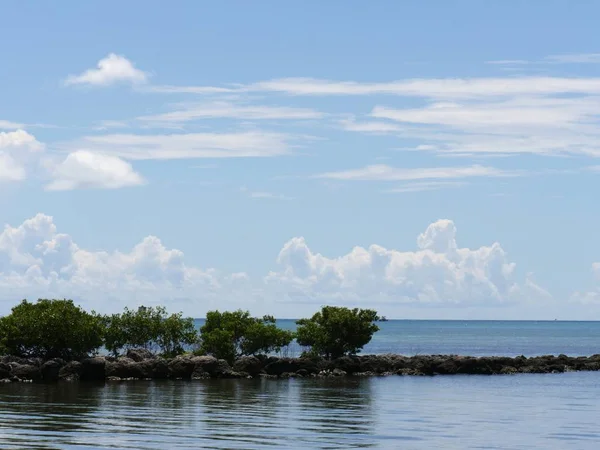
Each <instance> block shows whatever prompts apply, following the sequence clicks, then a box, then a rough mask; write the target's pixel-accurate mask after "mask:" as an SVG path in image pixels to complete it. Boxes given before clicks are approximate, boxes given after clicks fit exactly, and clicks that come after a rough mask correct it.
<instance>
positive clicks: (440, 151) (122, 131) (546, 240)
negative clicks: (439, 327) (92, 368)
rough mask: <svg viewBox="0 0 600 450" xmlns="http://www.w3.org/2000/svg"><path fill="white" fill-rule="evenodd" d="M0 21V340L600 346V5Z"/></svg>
mask: <svg viewBox="0 0 600 450" xmlns="http://www.w3.org/2000/svg"><path fill="white" fill-rule="evenodd" d="M2 10H3V13H2V16H3V19H2V26H1V27H0V55H1V57H0V58H1V59H0V224H2V225H3V226H4V228H3V230H2V231H1V232H0V314H6V313H7V312H9V311H10V308H11V307H12V306H14V305H15V304H16V303H17V302H18V301H19V300H21V299H23V298H28V299H30V300H34V299H37V298H72V299H73V300H75V301H76V302H77V303H78V304H81V305H82V306H83V307H85V308H89V309H95V310H96V311H98V312H116V311H120V310H121V309H122V308H123V307H125V306H128V307H135V306H138V305H142V304H144V305H148V306H153V305H165V306H166V307H167V308H168V309H169V310H173V311H182V312H184V313H185V314H186V315H191V316H194V317H203V316H204V314H205V313H206V311H209V310H213V309H221V310H223V309H237V308H242V309H248V310H250V312H251V313H254V314H256V315H262V314H273V315H275V316H277V317H282V318H297V317H303V316H306V315H310V314H312V313H313V312H314V311H315V310H317V309H318V308H319V307H320V306H322V305H326V304H332V305H344V306H352V307H355V306H357V307H368V308H373V309H376V310H377V311H379V313H380V314H383V315H386V316H387V317H388V318H408V319H515V320H517V319H536V320H538V319H539V320H553V319H559V320H600V237H598V233H597V229H598V224H599V222H600V209H599V208H598V197H597V193H598V192H599V188H600V47H599V46H598V40H597V17H598V15H599V14H600V4H598V3H596V2H575V3H574V2H568V1H555V0H552V1H550V0H544V1H533V0H532V1H513V2H481V1H467V0H464V1H459V0H456V1H441V0H440V1H429V2H394V1H374V2H359V1H333V0H332V1H328V2H320V1H305V2H301V3H300V2H276V1H267V0H265V1H261V2H242V1H220V2H212V3H211V2H196V1H185V0H181V1H178V2H174V3H171V4H167V3H165V2H160V1H151V0H145V1H143V2H142V1H137V0H132V1H128V2H116V1H102V2H76V1H71V0H65V1H63V2H61V3H60V5H56V4H51V3H50V2H47V3H46V2H33V1H21V0H19V1H16V0H4V1H3V2H2Z"/></svg>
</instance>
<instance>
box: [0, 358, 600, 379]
mask: <svg viewBox="0 0 600 450" xmlns="http://www.w3.org/2000/svg"><path fill="white" fill-rule="evenodd" d="M573 371H600V354H596V355H592V356H578V357H570V356H566V355H558V356H552V355H548V356H536V357H531V358H527V357H525V356H519V357H516V358H511V357H501V356H489V357H477V358H475V357H469V356H456V355H419V356H410V357H409V356H402V355H362V356H345V357H342V358H338V359H335V360H332V361H328V360H324V359H319V358H315V359H313V358H278V357H254V356H245V357H241V358H238V359H237V360H236V361H235V363H234V364H232V365H230V364H228V363H227V362H226V361H225V360H222V359H216V358H214V357H212V356H193V355H183V356H178V357H176V358H172V359H164V358H161V357H158V356H155V355H153V354H151V353H150V352H148V351H146V350H130V351H128V352H127V355H126V356H121V357H118V358H114V357H104V356H98V357H93V358H86V359H83V360H81V361H64V360H61V359H58V358H55V359H50V360H48V361H42V360H40V359H35V358H34V359H26V358H17V357H12V356H4V357H0V382H5V383H7V382H24V381H30V382H57V381H71V382H73V381H109V382H111V381H112V382H114V381H123V380H137V379H143V380H159V379H185V380H192V379H205V378H254V377H262V378H272V379H281V378H292V377H298V378H305V377H341V376H384V375H413V376H433V375H455V374H472V375H500V374H502V375H508V374H518V373H562V372H573Z"/></svg>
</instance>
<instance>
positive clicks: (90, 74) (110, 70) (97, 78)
mask: <svg viewBox="0 0 600 450" xmlns="http://www.w3.org/2000/svg"><path fill="white" fill-rule="evenodd" d="M147 78H148V75H147V74H146V73H145V72H142V71H141V70H139V69H136V68H135V66H134V65H133V63H132V62H131V61H129V60H128V59H127V58H125V57H124V56H120V55H116V54H114V53H110V54H109V55H108V56H106V57H105V58H103V59H101V60H100V61H98V66H97V68H96V69H89V70H86V71H85V72H83V73H82V74H80V75H69V76H68V77H67V79H66V81H65V84H67V85H74V84H90V85H94V86H106V85H110V84H114V83H118V82H129V83H144V82H146V81H147Z"/></svg>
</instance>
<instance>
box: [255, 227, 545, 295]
mask: <svg viewBox="0 0 600 450" xmlns="http://www.w3.org/2000/svg"><path fill="white" fill-rule="evenodd" d="M417 244H418V249H417V250H416V251H399V250H390V249H386V248H384V247H381V246H378V245H371V246H370V247H369V248H363V247H355V248H353V249H352V250H351V251H350V252H349V253H348V254H346V255H344V256H340V257H337V258H328V257H325V256H323V255H321V254H319V253H315V252H313V251H312V250H311V249H310V248H309V247H308V244H307V243H306V242H305V240H304V239H303V238H301V237H298V238H293V239H291V240H290V241H288V242H287V243H286V244H285V245H284V247H283V249H282V250H281V252H280V253H279V256H278V259H277V262H278V264H279V270H277V271H275V272H272V273H270V274H269V275H268V276H267V277H266V279H265V282H266V283H267V284H268V285H270V286H272V287H274V288H277V289H279V291H280V293H281V295H287V296H288V297H291V298H295V299H299V298H304V299H312V300H314V301H315V302H322V301H323V299H324V298H328V299H330V300H333V301H345V302H355V303H362V304H364V303H365V302H374V303H376V302H378V301H379V302H389V303H395V304H420V305H442V306H443V305H447V304H451V305H463V306H468V305H479V306H490V305H498V304H512V303H516V302H520V301H524V300H525V299H526V298H527V297H528V296H530V295H531V294H532V293H535V296H536V298H538V299H539V298H540V296H542V297H548V294H547V293H546V292H545V291H544V290H543V289H542V288H540V287H539V286H537V285H536V284H535V283H534V282H533V281H532V280H531V279H527V280H525V281H524V282H522V283H519V282H518V281H517V276H516V274H515V263H514V262H511V261H510V260H509V259H508V255H507V254H506V252H505V251H504V249H503V248H502V247H501V246H500V244H498V243H494V244H492V245H490V246H483V247H480V248H478V249H469V248H460V247H459V246H458V245H457V242H456V227H455V225H454V223H453V222H452V221H450V220H438V221H436V222H434V223H432V224H431V225H429V226H428V227H427V229H426V230H425V231H424V232H423V233H422V234H420V235H419V237H418V239H417Z"/></svg>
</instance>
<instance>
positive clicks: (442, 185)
mask: <svg viewBox="0 0 600 450" xmlns="http://www.w3.org/2000/svg"><path fill="white" fill-rule="evenodd" d="M466 185H467V183H466V182H462V181H428V182H417V183H409V184H405V185H402V186H398V187H395V188H392V189H387V190H386V191H385V192H389V193H395V194H408V193H411V192H423V191H437V190H441V189H452V188H458V187H462V186H466Z"/></svg>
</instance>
